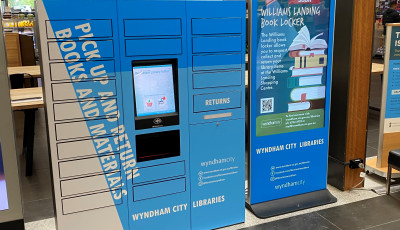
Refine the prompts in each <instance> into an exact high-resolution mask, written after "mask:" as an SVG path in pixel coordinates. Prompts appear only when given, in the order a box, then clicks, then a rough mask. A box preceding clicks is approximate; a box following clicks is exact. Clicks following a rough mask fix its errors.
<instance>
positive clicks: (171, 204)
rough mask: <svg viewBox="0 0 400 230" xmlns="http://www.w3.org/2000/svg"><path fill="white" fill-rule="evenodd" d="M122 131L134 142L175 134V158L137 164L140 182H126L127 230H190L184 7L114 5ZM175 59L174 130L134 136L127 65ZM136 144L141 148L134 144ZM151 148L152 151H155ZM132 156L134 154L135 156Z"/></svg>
mask: <svg viewBox="0 0 400 230" xmlns="http://www.w3.org/2000/svg"><path fill="white" fill-rule="evenodd" d="M117 4H118V17H119V31H120V35H119V36H120V44H121V69H122V79H123V80H122V81H123V90H124V99H125V100H124V113H125V116H126V117H125V125H126V129H127V132H128V134H129V136H133V137H134V143H132V144H133V145H134V146H138V143H137V141H138V140H137V138H138V137H140V136H141V135H146V134H151V133H163V132H165V131H176V130H179V132H180V155H179V156H175V157H169V158H162V159H156V160H150V161H140V162H137V166H138V173H139V174H140V176H138V177H135V178H132V180H130V181H127V188H128V207H129V229H133V230H135V229H182V230H187V229H190V176H189V175H190V173H189V126H188V115H187V114H188V89H187V79H188V74H187V54H186V53H187V45H186V44H187V42H186V40H187V38H186V34H187V32H186V2H185V1H156V0H146V1H141V0H118V2H117ZM163 59H177V62H178V78H179V79H178V87H179V112H180V113H179V119H180V120H179V125H176V126H167V127H161V128H151V129H143V130H137V129H136V127H135V115H134V101H135V96H134V89H133V79H132V78H133V72H132V62H134V61H137V60H163ZM139 144H140V143H139ZM157 144H159V143H157V142H154V143H151V145H157ZM134 151H135V155H136V156H137V151H138V150H137V149H135V150H134Z"/></svg>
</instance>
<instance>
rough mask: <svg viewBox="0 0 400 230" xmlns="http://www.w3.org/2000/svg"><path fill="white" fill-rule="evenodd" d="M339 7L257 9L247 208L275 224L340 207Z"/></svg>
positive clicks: (312, 1)
mask: <svg viewBox="0 0 400 230" xmlns="http://www.w3.org/2000/svg"><path fill="white" fill-rule="evenodd" d="M334 12H335V1H334V0H262V1H261V0H253V1H251V52H250V55H251V58H250V64H251V70H250V71H251V79H250V94H251V95H250V100H251V103H250V169H249V171H250V180H249V197H248V200H247V206H248V208H250V209H251V210H252V211H253V212H254V213H255V214H256V215H257V216H259V217H268V216H273V215H277V214H282V213H286V212H290V211H295V210H299V209H304V208H307V207H312V206H316V205H321V204H326V203H330V202H334V201H335V200H336V199H335V198H334V197H332V196H331V195H330V193H329V192H328V191H327V190H326V184H327V162H328V142H329V141H328V138H329V116H330V99H331V98H330V91H331V71H332V51H333V49H332V46H333V27H334Z"/></svg>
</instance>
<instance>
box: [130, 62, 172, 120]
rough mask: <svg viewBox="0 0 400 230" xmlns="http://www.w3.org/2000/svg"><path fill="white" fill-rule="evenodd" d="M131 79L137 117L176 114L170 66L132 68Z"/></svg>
mask: <svg viewBox="0 0 400 230" xmlns="http://www.w3.org/2000/svg"><path fill="white" fill-rule="evenodd" d="M133 78H134V85H135V102H136V115H137V117H145V116H152V115H162V114H168V113H175V112H176V107H175V92H174V71H173V66H172V64H167V65H152V66H134V67H133Z"/></svg>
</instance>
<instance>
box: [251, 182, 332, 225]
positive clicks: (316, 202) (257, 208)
mask: <svg viewBox="0 0 400 230" xmlns="http://www.w3.org/2000/svg"><path fill="white" fill-rule="evenodd" d="M335 202H337V199H336V197H334V196H333V195H332V194H331V193H330V192H329V191H328V189H324V190H320V191H315V192H310V193H306V194H301V195H297V196H292V197H287V198H282V199H279V200H273V201H268V202H264V203H258V204H253V205H251V204H249V203H247V202H246V208H247V209H249V210H250V211H251V212H252V213H253V214H254V215H255V216H256V217H258V218H261V219H265V218H269V217H273V216H278V215H282V214H286V213H290V212H295V211H299V210H303V209H307V208H313V207H317V206H321V205H325V204H331V203H335Z"/></svg>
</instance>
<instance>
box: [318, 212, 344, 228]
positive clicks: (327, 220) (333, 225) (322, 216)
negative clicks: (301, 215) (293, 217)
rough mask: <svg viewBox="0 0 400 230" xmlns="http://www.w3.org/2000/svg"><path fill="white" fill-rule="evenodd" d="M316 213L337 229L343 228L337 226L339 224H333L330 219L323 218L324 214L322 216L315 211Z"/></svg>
mask: <svg viewBox="0 0 400 230" xmlns="http://www.w3.org/2000/svg"><path fill="white" fill-rule="evenodd" d="M317 214H318V215H319V216H320V217H322V218H323V219H325V220H326V221H328V222H329V223H330V224H332V225H333V226H335V227H336V228H338V229H339V230H343V229H342V228H339V226H337V225H336V224H334V223H333V222H332V221H330V220H328V219H327V218H325V217H324V216H322V215H321V214H320V213H319V212H317Z"/></svg>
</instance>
